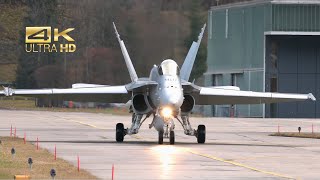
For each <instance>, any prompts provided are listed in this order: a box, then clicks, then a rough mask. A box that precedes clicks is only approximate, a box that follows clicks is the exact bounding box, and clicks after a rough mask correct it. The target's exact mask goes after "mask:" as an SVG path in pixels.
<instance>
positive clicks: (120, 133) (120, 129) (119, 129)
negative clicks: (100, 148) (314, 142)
mask: <svg viewBox="0 0 320 180" xmlns="http://www.w3.org/2000/svg"><path fill="white" fill-rule="evenodd" d="M124 136H125V130H124V126H123V124H122V123H118V124H117V125H116V141H117V142H123V138H124Z"/></svg>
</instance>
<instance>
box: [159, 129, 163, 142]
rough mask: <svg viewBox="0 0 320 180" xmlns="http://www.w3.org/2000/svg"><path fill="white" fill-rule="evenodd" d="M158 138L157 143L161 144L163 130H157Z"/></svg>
mask: <svg viewBox="0 0 320 180" xmlns="http://www.w3.org/2000/svg"><path fill="white" fill-rule="evenodd" d="M158 137H159V139H158V144H163V132H161V131H159V136H158Z"/></svg>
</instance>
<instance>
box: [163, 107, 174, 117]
mask: <svg viewBox="0 0 320 180" xmlns="http://www.w3.org/2000/svg"><path fill="white" fill-rule="evenodd" d="M160 113H161V115H162V116H163V117H165V118H169V117H171V116H172V109H171V108H169V107H165V108H163V109H162V110H161V112H160Z"/></svg>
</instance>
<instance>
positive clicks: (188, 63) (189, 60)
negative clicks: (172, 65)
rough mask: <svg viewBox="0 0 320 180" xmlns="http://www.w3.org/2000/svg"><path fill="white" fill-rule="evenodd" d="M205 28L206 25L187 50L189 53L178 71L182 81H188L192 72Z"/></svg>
mask: <svg viewBox="0 0 320 180" xmlns="http://www.w3.org/2000/svg"><path fill="white" fill-rule="evenodd" d="M205 28H206V24H204V25H203V27H202V29H201V32H200V34H199V36H198V41H197V42H194V41H193V43H192V45H191V47H190V49H189V52H188V54H187V56H186V58H185V60H184V62H183V65H182V67H181V70H180V77H181V79H183V80H186V81H189V77H190V74H191V71H192V67H193V64H194V60H195V59H196V56H197V53H198V49H199V47H200V43H201V39H202V37H203V33H204V30H205Z"/></svg>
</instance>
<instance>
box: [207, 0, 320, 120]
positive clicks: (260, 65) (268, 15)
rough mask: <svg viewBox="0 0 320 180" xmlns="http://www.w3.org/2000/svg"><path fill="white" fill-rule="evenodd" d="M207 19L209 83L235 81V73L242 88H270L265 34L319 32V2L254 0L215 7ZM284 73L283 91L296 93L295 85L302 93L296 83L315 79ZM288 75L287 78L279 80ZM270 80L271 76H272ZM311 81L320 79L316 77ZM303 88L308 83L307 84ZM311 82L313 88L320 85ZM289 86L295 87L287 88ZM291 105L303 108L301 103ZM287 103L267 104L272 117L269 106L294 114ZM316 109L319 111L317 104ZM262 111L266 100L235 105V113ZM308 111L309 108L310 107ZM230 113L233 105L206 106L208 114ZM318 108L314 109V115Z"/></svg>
mask: <svg viewBox="0 0 320 180" xmlns="http://www.w3.org/2000/svg"><path fill="white" fill-rule="evenodd" d="M208 21H209V22H208V27H209V28H208V56H207V63H208V70H207V73H206V75H205V83H206V85H207V86H211V85H231V76H234V77H235V79H236V83H235V85H237V86H239V87H240V88H241V89H242V90H252V91H264V90H265V89H266V90H267V91H269V90H270V89H269V88H267V87H265V86H268V85H269V84H268V83H270V82H267V84H264V80H265V76H264V73H265V67H264V66H265V64H264V63H265V61H264V58H265V53H266V51H267V50H266V48H271V45H270V47H265V37H266V36H265V33H266V32H270V31H295V32H296V31H307V32H318V31H320V4H280V3H279V1H278V3H276V4H274V3H272V1H270V2H267V1H266V2H265V3H256V4H255V3H254V2H253V3H249V4H246V5H240V6H239V5H237V6H235V7H232V6H222V7H215V8H213V9H212V10H210V11H209V13H208ZM289 45H290V44H289ZM287 48H289V47H287ZM283 53H289V54H286V55H285V56H286V57H287V58H288V59H292V58H290V57H292V56H295V55H294V53H293V54H290V51H283ZM279 62H280V61H279ZM283 62H284V61H283ZM301 62H302V61H301ZM285 63H289V62H285ZM285 66H286V68H289V67H290V65H285ZM309 66H310V65H309ZM270 72H272V70H271V71H269V72H268V73H269V74H268V77H267V78H270ZM232 74H234V75H232ZM271 74H272V73H271ZM286 76H288V74H282V75H279V79H278V82H277V83H278V85H279V87H277V88H279V90H283V92H293V91H294V90H297V91H294V92H302V90H301V89H299V88H298V87H297V88H294V87H293V86H298V85H295V84H297V83H299V82H300V84H301V83H304V82H309V81H310V79H308V78H311V77H310V74H304V75H301V76H300V75H299V76H298V77H296V79H298V80H297V82H293V81H294V77H293V76H292V77H288V78H287V77H286ZM319 78H320V77H319ZM284 79H285V81H288V83H285V85H280V84H281V83H282V80H284ZM307 79H308V81H307ZM311 79H312V78H311ZM266 80H267V81H270V79H266ZM311 81H312V82H313V81H318V78H316V79H314V80H311ZM319 81H320V79H319ZM290 82H291V83H290ZM309 83H311V82H309ZM290 86H292V87H290ZM319 86H320V85H319ZM285 87H288V88H285ZM303 87H309V86H307V85H303ZM310 87H311V89H312V92H313V90H315V89H319V88H317V87H312V86H310ZM291 88H292V90H291V91H288V89H291ZM306 90H307V89H306ZM319 105H320V104H319ZM289 106H292V107H293V106H294V107H298V106H299V107H300V106H301V105H298V104H296V105H289ZM289 106H288V107H289ZM302 106H303V105H302ZM283 107H285V106H283V105H281V104H280V105H279V107H278V106H277V105H276V106H275V107H270V106H266V111H267V112H268V113H269V114H268V116H270V108H273V109H276V111H277V112H276V114H275V115H276V116H281V117H289V116H290V115H289V114H290V113H289V114H288V111H287V110H284V111H282V109H283ZM306 107H309V105H308V106H307V105H306ZM289 109H290V108H289ZM310 109H312V108H311V106H310V107H309V109H308V110H310ZM313 109H314V110H315V106H313ZM264 110H265V109H264V106H263V105H236V108H235V115H237V116H243V117H248V116H250V117H253V116H255V117H262V116H263V115H264V113H265V112H264ZM297 110H298V111H300V110H299V109H297ZM290 111H291V110H290ZM301 111H302V110H301ZM303 111H304V110H303ZM305 112H308V114H310V113H311V111H310V112H309V111H305ZM229 113H230V106H229V105H225V106H215V107H207V108H206V115H215V116H229V115H230V114H229ZM315 113H316V111H314V113H313V114H315ZM298 114H299V115H298ZM298 114H292V116H296V115H297V116H300V117H307V116H305V115H306V113H302V112H301V113H299V112H298Z"/></svg>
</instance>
